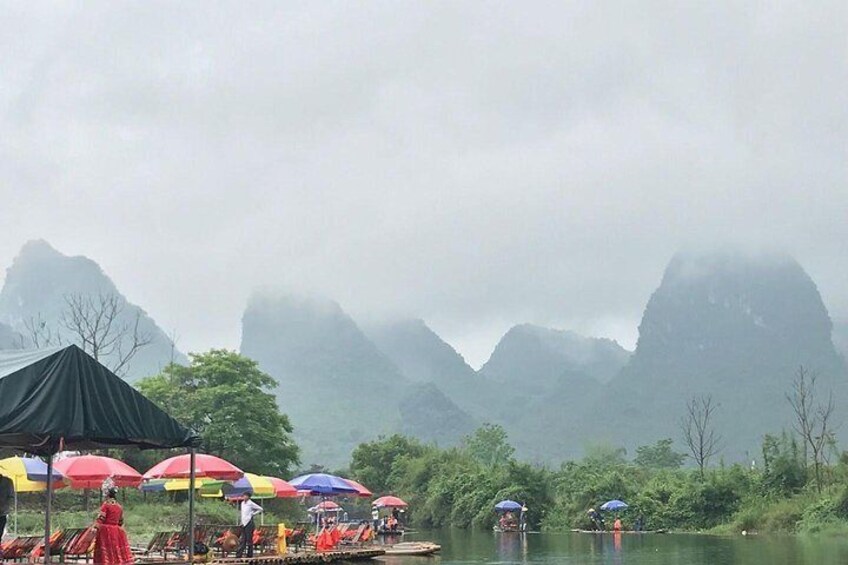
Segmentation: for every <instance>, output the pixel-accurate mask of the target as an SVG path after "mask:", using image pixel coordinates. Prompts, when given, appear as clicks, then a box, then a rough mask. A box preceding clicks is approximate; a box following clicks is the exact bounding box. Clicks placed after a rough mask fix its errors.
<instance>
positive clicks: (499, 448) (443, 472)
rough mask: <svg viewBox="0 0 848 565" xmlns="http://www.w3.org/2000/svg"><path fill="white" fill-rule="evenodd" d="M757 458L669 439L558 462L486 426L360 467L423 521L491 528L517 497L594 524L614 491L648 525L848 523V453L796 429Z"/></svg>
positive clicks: (798, 527)
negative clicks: (443, 444)
mask: <svg viewBox="0 0 848 565" xmlns="http://www.w3.org/2000/svg"><path fill="white" fill-rule="evenodd" d="M759 459H760V462H759V463H757V464H754V465H751V466H741V465H731V466H725V465H723V464H721V463H719V464H718V465H717V466H713V467H710V468H706V469H704V470H703V473H702V470H701V469H700V467H699V466H697V465H696V466H695V467H694V468H686V467H683V463H684V460H685V456H684V455H683V454H682V453H677V452H675V451H674V450H673V442H672V440H671V439H663V440H660V441H658V442H656V443H655V444H653V445H646V446H643V447H640V448H639V449H637V450H636V454H635V457H634V458H632V459H629V458H628V457H627V454H626V452H625V451H624V450H623V449H620V448H614V447H610V446H594V447H591V448H589V449H587V455H586V456H585V457H584V458H583V459H582V460H579V461H573V462H568V463H565V464H563V465H562V466H561V467H560V468H558V469H548V468H544V467H537V466H533V465H530V464H527V463H522V462H519V461H516V460H515V459H514V458H513V456H512V449H511V447H510V446H509V444H508V441H507V438H506V434H505V433H504V432H503V430H502V429H500V428H499V427H498V426H491V425H487V426H484V427H483V428H481V429H480V430H478V431H477V432H475V434H473V435H472V436H470V437H469V438H467V440H466V441H465V442H464V444H463V446H461V447H457V448H451V449H439V448H437V447H435V446H431V445H423V444H421V443H419V442H417V441H416V440H414V439H410V438H407V437H404V436H399V435H395V436H391V437H387V438H382V439H380V440H378V441H374V442H371V443H365V444H362V445H360V446H359V447H358V448H357V449H356V450H355V451H354V453H353V457H352V461H351V469H350V471H351V473H352V475H353V476H354V477H355V478H357V479H359V480H362V481H364V482H365V483H366V484H369V485H371V486H372V488H373V489H374V490H375V492H380V493H388V492H392V493H395V494H398V495H399V496H401V497H403V498H405V499H406V500H407V501H408V502H409V503H410V510H409V517H408V518H409V519H410V520H411V521H412V522H413V523H414V524H415V525H416V526H418V527H447V526H452V527H460V528H468V527H477V528H490V527H491V526H492V525H493V524H494V522H495V519H496V516H495V514H494V513H493V511H492V507H493V506H494V504H495V503H497V502H498V501H499V500H502V499H505V498H511V499H514V500H517V501H519V502H523V503H524V504H526V505H527V507H528V508H529V513H528V519H529V523H530V524H531V526H532V527H533V528H534V529H541V530H546V531H567V530H570V529H573V528H588V527H590V523H589V520H588V518H587V510H588V509H589V508H591V507H594V508H597V507H598V505H600V504H602V503H603V502H605V501H607V500H611V499H614V498H618V499H622V500H625V501H626V502H627V503H628V504H630V508H629V509H628V510H627V511H625V512H623V513H622V514H621V518H622V520H623V522H624V526H625V528H629V527H632V524H633V521H634V520H635V518H636V517H637V516H639V515H642V516H643V517H644V521H645V524H646V528H647V529H666V530H674V531H702V532H707V531H708V532H713V533H730V532H741V531H743V530H745V531H749V532H752V531H760V532H784V533H802V532H803V533H819V532H824V533H826V532H835V531H839V532H844V531H848V486H846V485H848V454H843V455H842V456H841V457H839V458H838V459H837V460H836V461H834V462H833V463H829V464H828V463H825V464H821V465H820V469H819V473H818V474H817V473H815V472H814V469H813V468H812V464H811V463H809V462H805V459H804V450H803V448H802V447H801V444H800V443H799V442H798V441H797V440H795V439H794V436H793V435H792V434H789V433H783V434H780V435H778V436H771V435H769V436H766V437H765V438H764V441H763V444H762V457H761V458H759Z"/></svg>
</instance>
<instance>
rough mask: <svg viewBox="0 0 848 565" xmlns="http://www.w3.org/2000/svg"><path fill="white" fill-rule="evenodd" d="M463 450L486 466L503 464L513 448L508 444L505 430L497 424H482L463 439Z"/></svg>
mask: <svg viewBox="0 0 848 565" xmlns="http://www.w3.org/2000/svg"><path fill="white" fill-rule="evenodd" d="M464 447H465V451H467V452H468V454H469V455H470V456H471V457H473V458H474V459H475V460H476V461H478V462H479V463H481V464H483V465H485V466H487V467H498V466H500V465H505V464H506V463H508V462H509V461H510V459H512V455H513V453H515V448H513V447H512V446H511V445H510V444H509V437H508V436H507V433H506V430H504V429H503V428H502V427H501V426H500V425H497V424H483V425H482V426H480V427H479V428H477V430H476V431H475V432H474V433H472V434H471V435H470V436H468V437H466V438H465V441H464Z"/></svg>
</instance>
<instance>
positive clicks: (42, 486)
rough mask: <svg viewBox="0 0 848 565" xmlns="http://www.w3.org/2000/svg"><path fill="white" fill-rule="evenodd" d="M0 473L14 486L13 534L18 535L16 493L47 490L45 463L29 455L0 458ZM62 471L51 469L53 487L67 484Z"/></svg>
mask: <svg viewBox="0 0 848 565" xmlns="http://www.w3.org/2000/svg"><path fill="white" fill-rule="evenodd" d="M0 475H3V476H4V477H9V479H10V480H11V481H12V485H13V486H14V487H15V523H14V527H15V536H16V537H17V535H18V493H19V492H42V491H45V490H47V463H45V462H44V461H42V460H41V459H34V458H31V457H7V458H6V459H0ZM64 479H65V477H64V476H63V475H62V473H60V472H58V471H57V470H56V469H53V481H52V482H53V488H62V487H65V486H67V485H66V484H65V482H64Z"/></svg>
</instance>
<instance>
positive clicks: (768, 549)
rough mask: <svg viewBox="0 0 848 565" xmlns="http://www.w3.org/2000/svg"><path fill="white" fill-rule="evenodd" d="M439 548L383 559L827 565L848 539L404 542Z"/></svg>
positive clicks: (839, 557)
mask: <svg viewBox="0 0 848 565" xmlns="http://www.w3.org/2000/svg"><path fill="white" fill-rule="evenodd" d="M414 540H430V541H434V542H436V543H439V544H441V546H442V551H441V554H440V555H439V556H438V557H435V558H426V557H384V558H382V560H383V561H384V562H385V563H388V564H391V565H414V564H418V565H422V564H433V565H436V564H438V565H461V564H470V563H496V564H509V563H521V564H528V565H553V564H560V563H564V564H571V563H589V564H593V563H604V564H607V563H609V564H618V563H627V564H630V565H672V564H678V563H679V564H685V565H720V564H725V563H729V564H740V565H752V564H755V563H756V564H759V563H767V564H770V565H825V564H829V563H848V540H843V539H840V538H830V537H795V536H747V537H742V536H735V537H720V536H705V535H694V534H642V535H634V534H621V535H618V536H615V535H613V534H602V535H597V534H572V533H565V534H523V535H522V534H517V533H508V534H495V533H492V532H479V531H478V532H473V531H468V530H438V531H421V532H417V533H415V534H412V533H410V534H408V535H406V536H404V541H414Z"/></svg>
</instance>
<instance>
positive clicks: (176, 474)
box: [144, 453, 244, 481]
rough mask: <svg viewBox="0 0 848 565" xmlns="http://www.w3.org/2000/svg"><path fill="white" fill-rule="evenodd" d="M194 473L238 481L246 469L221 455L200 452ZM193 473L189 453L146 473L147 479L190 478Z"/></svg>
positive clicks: (169, 460)
mask: <svg viewBox="0 0 848 565" xmlns="http://www.w3.org/2000/svg"><path fill="white" fill-rule="evenodd" d="M195 457H196V461H195V468H194V474H195V476H196V477H209V478H210V479H217V480H219V481H237V480H238V479H240V478H242V477H243V476H244V471H242V470H241V469H239V468H238V467H236V466H235V465H233V464H232V463H230V462H229V461H224V460H223V459H221V458H220V457H215V456H214V455H205V454H203V453H198V454H197V455H196V456H195ZM190 475H191V463H190V458H189V455H177V456H176V457H171V458H170V459H165V460H164V461H162V462H161V463H157V464H156V465H154V466H153V467H152V468H151V469H150V470H149V471H147V472H146V473H145V474H144V478H145V479H188V478H189V477H190Z"/></svg>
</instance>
